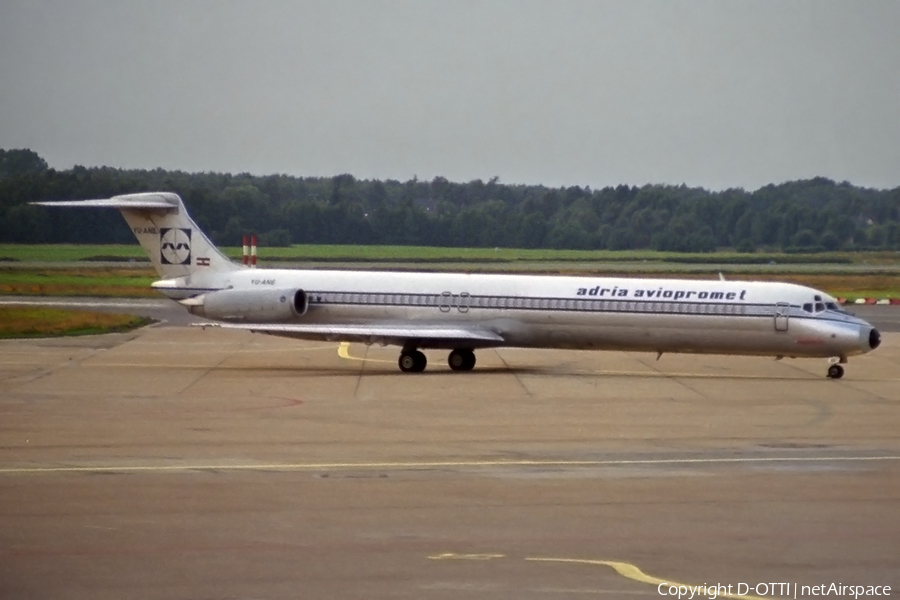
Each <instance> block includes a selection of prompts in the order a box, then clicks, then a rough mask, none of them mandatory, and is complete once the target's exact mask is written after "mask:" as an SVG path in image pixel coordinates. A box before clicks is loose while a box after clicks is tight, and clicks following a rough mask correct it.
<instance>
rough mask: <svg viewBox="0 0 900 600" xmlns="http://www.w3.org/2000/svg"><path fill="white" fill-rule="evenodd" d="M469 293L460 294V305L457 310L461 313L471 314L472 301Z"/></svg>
mask: <svg viewBox="0 0 900 600" xmlns="http://www.w3.org/2000/svg"><path fill="white" fill-rule="evenodd" d="M470 298H471V297H470V296H469V292H461V293H460V294H459V303H458V304H457V309H458V310H459V312H461V313H467V312H469V300H470Z"/></svg>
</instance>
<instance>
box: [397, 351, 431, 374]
mask: <svg viewBox="0 0 900 600" xmlns="http://www.w3.org/2000/svg"><path fill="white" fill-rule="evenodd" d="M398 364H399V365H400V370H401V371H403V372H404V373H421V372H422V371H424V370H425V365H427V364H428V359H427V358H425V355H424V354H422V353H421V352H419V351H418V350H416V349H415V348H411V349H409V350H405V349H404V350H403V352H401V353H400V360H399V361H398Z"/></svg>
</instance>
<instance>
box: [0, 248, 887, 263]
mask: <svg viewBox="0 0 900 600" xmlns="http://www.w3.org/2000/svg"><path fill="white" fill-rule="evenodd" d="M222 251H223V252H225V254H226V255H228V256H229V257H231V258H233V259H240V257H241V248H240V247H224V248H222ZM259 252H260V259H261V260H270V261H285V260H288V261H311V262H316V261H321V262H333V261H338V262H453V263H480V262H536V261H549V262H594V261H596V262H636V261H648V262H660V263H686V264H705V263H717V264H769V263H772V262H774V263H777V264H871V265H900V253H896V252H825V253H819V254H785V253H754V254H748V253H739V252H715V253H709V254H699V253H679V252H656V251H654V250H623V251H612V250H545V249H542V250H526V249H519V248H434V247H426V246H359V245H329V244H322V245H315V244H297V245H294V246H290V247H284V248H281V247H262V248H260V251H259ZM0 260H7V261H9V260H11V261H22V262H69V261H85V260H106V261H109V260H121V261H126V262H127V261H129V260H140V261H144V260H146V256H145V255H144V252H143V250H142V249H141V248H140V246H138V245H137V244H111V245H89V244H88V245H77V244H48V245H36V244H0Z"/></svg>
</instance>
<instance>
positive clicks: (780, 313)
mask: <svg viewBox="0 0 900 600" xmlns="http://www.w3.org/2000/svg"><path fill="white" fill-rule="evenodd" d="M790 314H791V305H790V303H788V302H779V303H778V304H776V305H775V331H787V330H788V322H789V319H790Z"/></svg>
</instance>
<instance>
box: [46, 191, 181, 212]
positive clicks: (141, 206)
mask: <svg viewBox="0 0 900 600" xmlns="http://www.w3.org/2000/svg"><path fill="white" fill-rule="evenodd" d="M135 195H136V194H135ZM142 196H143V194H142ZM154 196H155V195H151V194H147V195H146V197H143V198H134V197H133V196H132V199H126V198H97V199H93V200H57V201H51V202H32V203H31V204H37V205H38V206H61V207H76V208H79V207H80V208H120V209H121V208H131V209H135V210H150V211H160V212H165V211H169V210H175V209H177V208H178V205H177V204H172V203H170V202H167V201H166V200H165V199H163V198H161V197H160V196H155V198H154Z"/></svg>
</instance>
